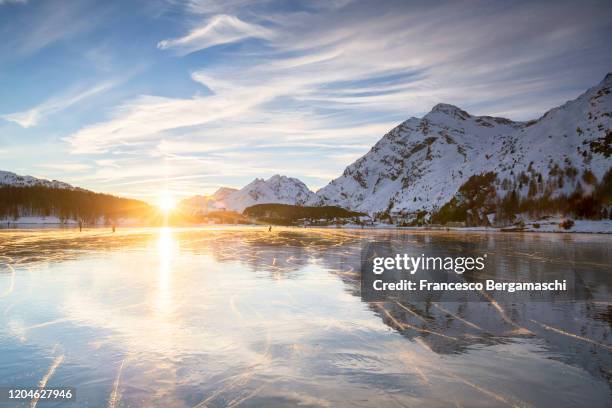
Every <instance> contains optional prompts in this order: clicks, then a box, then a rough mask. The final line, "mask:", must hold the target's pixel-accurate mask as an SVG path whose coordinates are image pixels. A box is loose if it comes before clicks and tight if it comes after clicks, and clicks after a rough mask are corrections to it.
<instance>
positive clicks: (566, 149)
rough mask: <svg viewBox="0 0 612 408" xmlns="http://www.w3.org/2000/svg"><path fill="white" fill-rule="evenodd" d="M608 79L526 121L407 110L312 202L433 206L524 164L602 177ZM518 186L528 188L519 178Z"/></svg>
mask: <svg viewBox="0 0 612 408" xmlns="http://www.w3.org/2000/svg"><path fill="white" fill-rule="evenodd" d="M611 85H612V75H611V74H608V75H606V77H605V78H604V80H603V81H601V82H600V83H599V84H598V85H596V86H594V87H592V88H589V89H588V90H587V91H586V92H584V93H583V94H581V95H580V96H579V97H577V98H576V99H574V100H570V101H567V102H566V103H564V104H563V105H561V106H558V107H555V108H552V109H550V110H548V111H547V112H546V113H545V114H544V115H542V116H541V117H540V118H538V119H535V120H531V121H525V122H515V121H512V120H510V119H506V118H498V117H492V116H475V115H471V114H469V113H468V112H466V111H464V110H462V109H461V108H458V107H456V106H454V105H450V104H445V103H440V104H437V105H435V106H434V107H433V108H432V110H431V111H430V112H429V113H428V114H426V115H425V116H424V117H423V118H414V117H413V118H410V119H408V120H406V121H404V122H402V123H401V124H399V125H398V126H396V127H395V128H393V129H392V130H391V131H389V132H388V133H387V134H385V135H384V136H383V137H382V138H381V139H380V140H379V141H378V142H377V143H376V144H375V145H374V146H373V147H372V149H371V150H370V151H369V152H368V153H366V154H365V155H364V156H362V157H360V158H359V159H357V160H356V161H355V162H354V163H352V164H351V165H349V166H347V167H346V169H345V170H344V172H343V173H342V175H341V176H340V177H338V178H336V179H334V180H332V181H331V182H330V183H329V184H328V185H326V186H325V187H323V188H321V189H320V190H318V191H317V193H316V194H317V198H316V199H315V201H314V202H313V203H316V204H318V205H322V204H327V205H339V206H341V207H344V208H349V209H351V210H354V211H363V212H367V213H370V214H375V213H384V212H395V213H417V212H419V211H427V212H434V211H436V210H437V209H439V208H441V207H442V206H443V205H444V204H445V203H448V202H449V201H450V200H451V199H452V198H453V197H454V195H455V194H457V192H458V190H459V188H460V187H461V185H462V184H464V183H465V182H467V180H468V179H469V177H470V176H473V175H477V174H483V173H487V172H494V173H495V174H496V175H497V176H498V177H499V183H500V184H502V183H504V180H506V184H508V183H514V182H515V181H516V180H515V179H516V177H518V175H519V174H521V173H524V172H527V171H530V172H532V173H533V174H538V175H540V176H542V177H540V178H544V179H546V180H543V182H545V181H548V180H550V179H551V178H552V177H554V174H553V173H555V171H557V170H556V169H557V167H558V168H561V169H563V170H565V169H575V171H577V172H578V173H584V172H585V171H587V170H588V171H589V172H592V173H593V174H594V175H595V176H596V177H597V178H598V179H601V177H603V175H604V173H605V172H606V171H607V170H608V168H609V167H610V161H609V160H608V157H609V153H608V156H606V151H607V150H606V149H609V144H610V140H609V139H610V138H611V137H612V136H610V132H611V131H610V127H611V126H610V123H611V115H612V98H611V96H610V87H611ZM568 172H570V173H571V171H570V170H568ZM572 181H573V183H567V185H566V186H565V187H560V188H556V189H555V191H554V192H553V194H561V193H569V192H570V191H571V190H573V189H575V188H576V185H577V183H576V180H575V177H574V179H573V180H572ZM499 190H500V193H503V192H502V191H501V190H502V189H501V186H499ZM520 190H525V191H521V192H523V193H525V194H526V193H527V191H526V186H524V185H522V186H521V188H520ZM507 191H508V190H506V192H507Z"/></svg>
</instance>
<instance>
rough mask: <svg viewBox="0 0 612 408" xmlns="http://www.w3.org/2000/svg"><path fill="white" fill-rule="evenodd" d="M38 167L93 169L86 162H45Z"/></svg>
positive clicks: (70, 170)
mask: <svg viewBox="0 0 612 408" xmlns="http://www.w3.org/2000/svg"><path fill="white" fill-rule="evenodd" d="M36 167H40V168H44V169H50V170H59V171H65V172H83V171H87V170H90V169H91V166H90V165H88V164H84V163H44V164H39V165H37V166H36Z"/></svg>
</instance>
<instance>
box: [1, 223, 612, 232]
mask: <svg viewBox="0 0 612 408" xmlns="http://www.w3.org/2000/svg"><path fill="white" fill-rule="evenodd" d="M581 222H585V221H581V220H578V223H581ZM588 222H589V223H591V225H589V227H591V228H587V229H583V228H580V224H578V228H572V229H569V230H564V229H560V228H556V229H551V228H542V229H536V228H532V227H531V226H529V225H527V226H525V227H524V228H518V227H395V226H393V225H367V226H360V225H355V224H347V225H320V226H310V225H274V224H273V225H272V228H273V229H275V228H282V229H285V228H289V229H337V230H377V231H415V232H456V233H459V232H463V233H470V232H481V233H482V232H487V233H546V234H596V235H610V234H612V221H588ZM269 225H270V224H193V225H169V226H167V227H170V228H176V229H181V228H220V227H261V228H268V226H269ZM597 226H599V227H601V229H597V228H592V227H597ZM110 228H112V226H111V225H93V226H92V225H86V226H83V229H110ZM116 228H121V229H135V228H165V226H154V225H137V224H132V223H130V224H127V225H122V224H121V223H117V224H116ZM35 229H66V230H68V229H75V230H76V229H78V224H76V223H64V224H60V223H19V222H12V223H5V222H2V223H0V231H9V230H35Z"/></svg>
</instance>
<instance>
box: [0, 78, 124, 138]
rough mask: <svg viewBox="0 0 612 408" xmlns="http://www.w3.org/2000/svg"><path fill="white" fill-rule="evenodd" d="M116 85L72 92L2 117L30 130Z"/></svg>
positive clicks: (115, 83) (114, 82)
mask: <svg viewBox="0 0 612 408" xmlns="http://www.w3.org/2000/svg"><path fill="white" fill-rule="evenodd" d="M115 85H117V82H116V81H109V82H104V83H101V84H98V85H95V86H93V87H91V88H88V89H85V90H81V91H78V92H72V93H69V94H66V95H63V96H61V97H53V98H51V99H48V100H46V101H45V102H43V103H41V104H40V105H37V106H35V107H33V108H30V109H28V110H26V111H22V112H15V113H11V114H8V115H3V116H1V117H2V119H4V120H7V121H9V122H14V123H17V124H18V125H19V126H21V127H23V128H29V127H32V126H36V125H37V124H38V123H39V122H40V121H41V120H43V119H44V118H46V117H47V116H50V115H53V114H55V113H57V112H61V111H63V110H65V109H67V108H69V107H71V106H73V105H74V104H76V103H78V102H81V101H83V100H85V99H87V98H91V97H93V96H95V95H98V94H101V93H103V92H106V91H108V90H109V89H111V88H113V87H114V86H115Z"/></svg>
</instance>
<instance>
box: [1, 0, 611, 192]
mask: <svg viewBox="0 0 612 408" xmlns="http://www.w3.org/2000/svg"><path fill="white" fill-rule="evenodd" d="M0 33H1V35H2V38H3V41H2V42H1V43H0V89H1V90H2V91H1V94H2V98H0V163H1V164H0V169H2V170H9V171H13V172H16V173H19V174H29V175H34V176H38V177H44V178H55V179H59V180H62V181H66V182H68V183H71V184H74V185H78V186H82V187H85V188H88V189H92V190H94V191H102V192H108V193H113V194H119V195H124V196H131V197H137V198H141V199H145V200H148V201H151V202H155V200H156V199H157V198H158V197H159V196H160V194H161V193H160V192H162V191H163V192H165V193H164V194H168V192H169V194H171V195H173V196H175V197H176V198H181V197H184V196H189V195H193V194H206V193H212V192H213V191H214V190H216V188H217V187H219V186H232V187H241V186H243V185H245V184H246V183H248V182H249V181H251V180H252V179H253V178H255V177H264V178H267V177H269V176H271V175H273V174H276V173H280V174H285V175H288V176H293V177H297V178H300V179H301V180H303V181H304V182H305V183H306V184H307V185H308V186H309V187H311V188H312V189H313V190H316V189H317V188H319V187H322V186H324V185H325V184H326V183H327V182H329V181H330V180H331V179H332V178H335V177H337V176H339V175H340V174H341V172H342V171H343V169H344V168H345V167H346V166H347V165H348V164H350V163H351V162H352V161H353V160H355V159H356V158H358V157H359V156H361V155H363V154H364V153H366V152H367V151H368V150H369V148H370V147H371V146H372V144H374V143H375V142H376V141H377V140H378V139H379V138H380V137H382V135H383V134H384V133H386V132H387V131H388V130H390V129H391V128H392V127H393V126H395V125H397V124H398V123H399V122H401V121H403V120H405V119H407V118H409V117H411V116H421V115H424V114H426V113H427V112H428V111H429V110H430V109H431V107H432V106H433V105H435V104H436V103H438V102H446V103H451V104H455V105H457V106H460V107H461V108H463V109H465V110H467V111H469V112H471V113H474V114H487V115H498V116H505V117H509V118H511V119H516V120H524V119H532V118H535V117H538V116H539V115H541V114H542V113H544V112H545V111H546V110H547V109H549V108H551V107H554V106H556V105H559V104H561V103H563V102H564V101H566V100H568V99H572V98H574V97H576V96H577V95H578V94H580V93H581V92H583V91H584V90H585V89H586V88H588V87H590V86H593V85H595V84H596V83H598V82H599V81H600V80H601V79H602V78H603V77H604V75H605V74H606V73H607V72H609V71H612V3H611V2H609V1H601V2H589V1H587V2H560V1H555V2H514V1H510V2H508V1H506V2H501V1H500V2H488V1H482V2H478V1H470V2H459V1H451V2H429V1H397V2H394V1H351V0H331V1H311V2H288V1H244V0H226V1H200V0H191V1H178V0H166V1H163V0H153V1H134V2H128V1H117V2H113V1H104V2H101V1H98V2H94V1H88V0H79V1H74V2H71V1H67V0H64V1H44V0H38V1H37V0H22V1H19V0H17V1H15V0H0Z"/></svg>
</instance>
